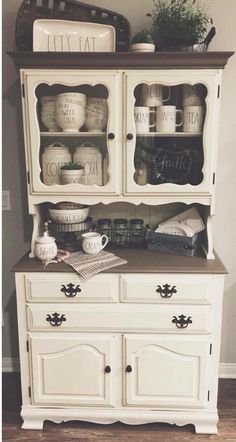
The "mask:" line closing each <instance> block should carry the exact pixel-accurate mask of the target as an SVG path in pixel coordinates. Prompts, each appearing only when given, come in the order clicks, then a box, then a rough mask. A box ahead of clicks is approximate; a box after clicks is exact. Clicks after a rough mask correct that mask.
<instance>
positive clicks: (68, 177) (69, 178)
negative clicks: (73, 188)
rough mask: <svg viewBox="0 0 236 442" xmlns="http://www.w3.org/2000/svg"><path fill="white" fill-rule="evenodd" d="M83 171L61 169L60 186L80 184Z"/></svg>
mask: <svg viewBox="0 0 236 442" xmlns="http://www.w3.org/2000/svg"><path fill="white" fill-rule="evenodd" d="M83 172H84V170H83V169H73V170H71V169H70V170H67V169H61V171H60V181H61V184H81V183H82V177H83Z"/></svg>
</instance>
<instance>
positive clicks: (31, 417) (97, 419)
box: [21, 407, 218, 434]
mask: <svg viewBox="0 0 236 442" xmlns="http://www.w3.org/2000/svg"><path fill="white" fill-rule="evenodd" d="M21 416H22V418H23V419H24V423H23V425H22V428H25V429H42V427H43V423H44V420H51V421H53V422H55V423H60V422H67V421H70V420H82V421H86V422H94V423H97V424H113V423H115V422H117V421H119V422H122V423H124V424H128V425H141V424H148V423H152V422H165V423H169V424H176V425H179V426H183V425H187V424H190V423H191V424H193V425H194V426H195V428H196V432H197V433H205V434H216V433H217V426H216V424H217V422H218V415H217V412H216V411H214V412H208V411H201V410H194V411H191V410H184V411H182V410H178V411H173V410H166V411H165V410H160V411H154V410H153V411H150V410H143V409H137V408H136V409H128V407H127V408H126V409H125V408H123V409H109V410H107V409H96V408H91V409H84V410H83V409H81V408H80V409H78V408H77V409H76V408H73V409H72V408H60V409H56V408H48V409H43V408H33V407H31V408H28V407H23V408H22V412H21Z"/></svg>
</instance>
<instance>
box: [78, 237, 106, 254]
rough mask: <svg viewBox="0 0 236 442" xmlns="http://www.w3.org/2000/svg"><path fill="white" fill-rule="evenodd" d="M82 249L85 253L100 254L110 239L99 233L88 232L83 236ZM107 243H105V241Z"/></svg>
mask: <svg viewBox="0 0 236 442" xmlns="http://www.w3.org/2000/svg"><path fill="white" fill-rule="evenodd" d="M82 238H83V240H82V248H83V251H84V252H85V253H88V254H89V255H95V254H96V253H99V252H100V251H101V250H102V249H104V247H106V245H107V243H108V237H107V236H106V235H101V234H100V233H98V232H88V233H83V234H82ZM104 239H105V242H104V243H103V240H104Z"/></svg>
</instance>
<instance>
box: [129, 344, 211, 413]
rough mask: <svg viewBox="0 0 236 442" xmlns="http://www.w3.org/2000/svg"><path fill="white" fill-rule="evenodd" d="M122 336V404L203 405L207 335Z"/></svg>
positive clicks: (206, 378)
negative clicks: (123, 365)
mask: <svg viewBox="0 0 236 442" xmlns="http://www.w3.org/2000/svg"><path fill="white" fill-rule="evenodd" d="M123 339H124V345H123V348H124V361H125V367H124V405H128V406H129V405H130V406H141V407H149V408H155V407H156V408H164V407H167V408H170V407H171V408H180V407H206V406H207V401H208V398H209V394H208V388H207V384H208V375H207V369H209V367H207V363H208V362H209V358H210V357H211V356H210V340H209V337H208V336H186V337H185V336H183V335H181V336H177V337H175V336H173V335H159V336H157V335H124V337H123ZM209 375H210V374H209Z"/></svg>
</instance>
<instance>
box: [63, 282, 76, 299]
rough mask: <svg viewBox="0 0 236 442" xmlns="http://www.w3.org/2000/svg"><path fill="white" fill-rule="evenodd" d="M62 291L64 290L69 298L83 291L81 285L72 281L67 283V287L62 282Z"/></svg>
mask: <svg viewBox="0 0 236 442" xmlns="http://www.w3.org/2000/svg"><path fill="white" fill-rule="evenodd" d="M61 292H63V293H64V294H65V296H67V298H73V297H74V296H76V295H77V293H79V292H81V288H80V286H79V285H77V286H76V287H75V284H72V283H71V282H70V283H69V284H67V287H66V286H65V285H64V284H62V286H61Z"/></svg>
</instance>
